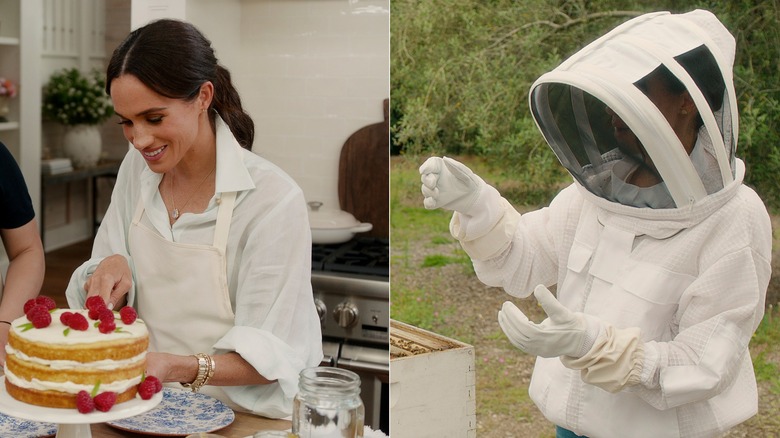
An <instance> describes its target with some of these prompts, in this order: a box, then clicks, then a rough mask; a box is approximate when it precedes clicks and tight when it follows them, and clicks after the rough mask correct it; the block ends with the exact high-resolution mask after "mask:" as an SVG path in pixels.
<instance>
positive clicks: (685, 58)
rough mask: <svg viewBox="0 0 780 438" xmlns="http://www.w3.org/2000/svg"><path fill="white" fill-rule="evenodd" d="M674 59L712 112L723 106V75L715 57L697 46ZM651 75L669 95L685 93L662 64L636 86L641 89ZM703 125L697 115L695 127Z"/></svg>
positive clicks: (724, 89) (678, 82)
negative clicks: (689, 77) (659, 81)
mask: <svg viewBox="0 0 780 438" xmlns="http://www.w3.org/2000/svg"><path fill="white" fill-rule="evenodd" d="M674 59H675V60H676V61H677V62H678V63H679V64H680V65H681V66H682V67H683V68H684V69H685V70H686V71H687V72H688V74H689V75H690V76H691V79H693V82H695V83H696V86H697V87H699V89H700V90H701V92H702V94H704V98H705V99H706V100H707V104H709V106H710V109H711V110H712V111H713V112H715V111H717V110H719V109H720V107H721V106H723V94H724V93H725V91H726V84H725V83H724V82H723V75H722V74H721V72H720V68H718V62H717V61H715V57H714V56H712V53H710V51H709V50H708V49H707V47H706V46H699V47H697V48H695V49H692V50H689V51H687V52H685V53H683V54H681V55H678V56H675V57H674ZM653 75H657V76H658V77H659V78H660V79H661V81H662V82H663V83H664V85H665V86H666V88H667V89H668V90H669V91H670V92H671V93H674V94H682V93H683V92H685V91H686V88H685V85H683V83H682V82H680V80H679V79H677V76H675V75H674V74H672V72H671V71H669V69H668V68H666V66H664V65H663V64H662V65H661V66H659V67H658V68H656V69H655V70H653V71H652V73H650V74H648V75H647V76H645V77H644V78H642V79H640V80H639V81H638V82H637V86H638V87H639V88H643V82H644V81H645V80H646V79H647V78H649V77H650V76H653ZM703 124H704V122H703V121H702V119H701V115H699V117H698V120H697V127H699V126H701V125H703Z"/></svg>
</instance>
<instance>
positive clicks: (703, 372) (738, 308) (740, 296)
mask: <svg viewBox="0 0 780 438" xmlns="http://www.w3.org/2000/svg"><path fill="white" fill-rule="evenodd" d="M770 241H771V239H770ZM769 277H770V263H769V260H768V259H766V258H764V257H763V256H761V255H759V254H757V253H756V252H755V251H753V250H751V249H750V248H745V249H743V250H741V251H738V252H736V253H732V254H729V255H728V256H726V257H724V258H722V259H721V260H719V261H718V262H717V263H715V264H714V265H712V266H711V267H710V268H709V269H708V270H707V271H706V272H704V273H703V274H702V275H701V276H700V277H699V278H698V279H697V280H696V281H695V282H694V283H693V284H692V285H691V286H690V287H689V289H688V291H686V294H685V296H684V297H683V300H682V302H681V304H680V306H681V312H680V314H681V315H682V316H681V319H680V331H679V333H678V334H677V336H675V337H674V339H673V340H671V341H669V342H654V341H651V342H647V343H645V346H644V349H645V360H644V364H643V368H644V369H643V372H642V385H639V386H638V387H637V388H635V391H636V393H637V394H638V395H639V396H640V397H641V398H643V399H644V400H645V401H647V402H648V403H650V404H651V405H653V406H654V407H656V408H658V409H669V408H673V407H677V406H681V405H684V404H687V403H693V402H697V401H701V400H706V399H709V398H711V397H713V396H715V395H717V394H719V393H721V392H723V391H724V390H726V389H727V388H729V387H730V386H731V385H732V384H733V383H734V382H735V380H736V379H737V378H738V377H739V371H740V368H741V366H742V364H743V362H744V360H745V359H746V357H747V356H746V355H748V354H749V352H748V344H749V343H750V339H751V336H752V334H753V332H754V331H755V329H756V326H757V321H760V320H761V316H762V315H763V306H764V302H763V299H762V296H763V294H761V293H760V291H766V288H767V285H768V284H769Z"/></svg>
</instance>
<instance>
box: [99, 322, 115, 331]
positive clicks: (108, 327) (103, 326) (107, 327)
mask: <svg viewBox="0 0 780 438" xmlns="http://www.w3.org/2000/svg"><path fill="white" fill-rule="evenodd" d="M98 330H100V333H112V332H113V331H114V330H116V323H115V322H114V320H113V319H111V320H110V321H108V320H106V321H100V324H99V325H98Z"/></svg>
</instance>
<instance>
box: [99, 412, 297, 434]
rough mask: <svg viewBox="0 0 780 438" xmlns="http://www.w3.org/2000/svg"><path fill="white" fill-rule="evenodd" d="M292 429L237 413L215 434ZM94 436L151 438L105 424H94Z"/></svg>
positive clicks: (282, 423)
mask: <svg viewBox="0 0 780 438" xmlns="http://www.w3.org/2000/svg"><path fill="white" fill-rule="evenodd" d="M290 427H292V423H291V422H290V421H289V420H275V419H271V418H265V417H258V416H256V415H252V414H247V413H244V412H236V419H235V421H233V423H232V424H231V425H229V426H228V427H226V428H224V429H220V430H217V431H214V432H213V433H215V434H217V435H221V436H224V437H226V438H245V437H251V436H252V434H254V433H255V432H257V431H259V430H288V429H290ZM92 436H93V438H104V437H105V438H149V435H146V434H139V433H133V432H125V431H123V430H119V429H117V428H114V427H111V426H109V425H107V424H105V423H100V424H93V425H92Z"/></svg>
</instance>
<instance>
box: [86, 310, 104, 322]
mask: <svg viewBox="0 0 780 438" xmlns="http://www.w3.org/2000/svg"><path fill="white" fill-rule="evenodd" d="M104 309H105V307H104ZM88 315H89V319H91V320H93V321H97V320H99V319H100V309H99V308H98V309H89V313H88Z"/></svg>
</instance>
